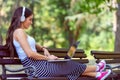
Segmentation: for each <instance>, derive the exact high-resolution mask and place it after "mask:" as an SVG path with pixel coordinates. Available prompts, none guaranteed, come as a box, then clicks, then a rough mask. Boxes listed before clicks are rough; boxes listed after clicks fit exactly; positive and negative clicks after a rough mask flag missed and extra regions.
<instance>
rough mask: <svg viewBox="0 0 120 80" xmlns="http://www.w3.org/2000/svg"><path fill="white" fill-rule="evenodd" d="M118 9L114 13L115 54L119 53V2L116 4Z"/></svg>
mask: <svg viewBox="0 0 120 80" xmlns="http://www.w3.org/2000/svg"><path fill="white" fill-rule="evenodd" d="M117 4H118V9H117V12H116V20H117V22H116V24H117V25H116V31H115V48H114V51H115V52H120V2H117Z"/></svg>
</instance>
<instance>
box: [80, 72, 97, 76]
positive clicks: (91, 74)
mask: <svg viewBox="0 0 120 80" xmlns="http://www.w3.org/2000/svg"><path fill="white" fill-rule="evenodd" d="M97 73H98V72H86V73H83V74H82V75H84V76H91V77H96V75H97Z"/></svg>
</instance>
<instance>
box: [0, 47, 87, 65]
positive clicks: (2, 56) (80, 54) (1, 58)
mask: <svg viewBox="0 0 120 80" xmlns="http://www.w3.org/2000/svg"><path fill="white" fill-rule="evenodd" d="M48 50H49V52H50V53H51V54H53V55H56V56H58V57H60V58H64V57H65V56H66V54H67V52H68V49H59V48H54V49H52V48H49V49H48ZM38 52H39V53H41V54H43V51H38ZM86 57H87V56H86V54H85V52H84V50H82V49H77V51H76V53H75V55H74V57H73V58H75V59H74V60H75V61H79V62H81V63H88V62H89V61H88V59H86ZM0 64H21V62H20V60H19V59H18V56H17V53H16V54H15V57H14V59H11V58H10V53H9V51H8V49H7V48H6V47H4V46H0Z"/></svg>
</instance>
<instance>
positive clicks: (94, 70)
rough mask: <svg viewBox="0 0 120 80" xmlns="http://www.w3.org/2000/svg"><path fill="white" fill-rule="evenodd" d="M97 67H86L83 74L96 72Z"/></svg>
mask: <svg viewBox="0 0 120 80" xmlns="http://www.w3.org/2000/svg"><path fill="white" fill-rule="evenodd" d="M96 69H97V66H87V67H86V69H85V71H84V73H86V72H96Z"/></svg>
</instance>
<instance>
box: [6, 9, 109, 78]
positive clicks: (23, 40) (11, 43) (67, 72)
mask: <svg viewBox="0 0 120 80" xmlns="http://www.w3.org/2000/svg"><path fill="white" fill-rule="evenodd" d="M32 19H33V13H32V11H31V10H29V9H28V8H25V7H19V8H17V9H16V10H15V12H14V14H13V17H12V20H11V24H10V26H9V29H8V32H7V38H6V45H7V46H8V47H9V50H10V52H11V56H12V57H13V56H14V54H13V53H14V51H16V52H17V55H18V57H19V58H20V60H21V62H22V64H23V66H34V67H35V68H36V71H35V74H32V73H31V76H35V77H54V76H61V75H64V76H66V77H67V78H68V79H69V80H76V79H77V78H78V77H79V76H81V75H87V76H91V77H96V78H97V79H98V80H104V79H105V78H106V77H107V76H108V75H109V74H110V73H111V71H110V70H108V71H103V70H104V68H105V67H106V63H105V61H104V60H102V61H101V62H100V63H99V64H97V65H96V66H87V65H85V64H80V63H77V62H74V61H68V62H66V63H49V62H48V61H47V60H55V59H59V58H58V57H57V56H54V55H50V53H49V52H48V50H47V49H46V48H44V47H42V46H40V45H37V44H36V43H35V40H34V38H32V37H31V36H29V35H28V34H26V32H25V29H28V28H29V26H30V25H31V24H32ZM38 49H39V50H43V51H44V55H42V54H39V53H37V50H38Z"/></svg>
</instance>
